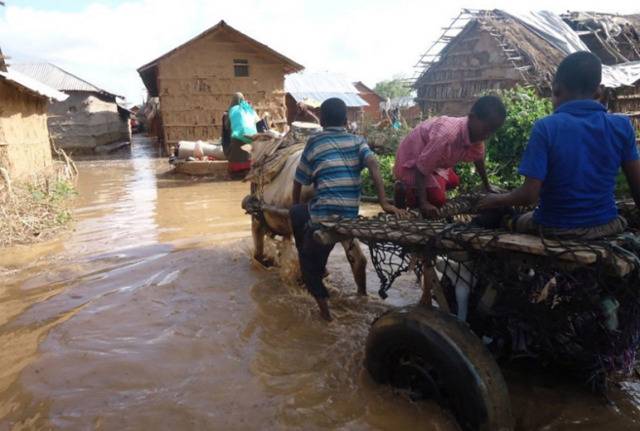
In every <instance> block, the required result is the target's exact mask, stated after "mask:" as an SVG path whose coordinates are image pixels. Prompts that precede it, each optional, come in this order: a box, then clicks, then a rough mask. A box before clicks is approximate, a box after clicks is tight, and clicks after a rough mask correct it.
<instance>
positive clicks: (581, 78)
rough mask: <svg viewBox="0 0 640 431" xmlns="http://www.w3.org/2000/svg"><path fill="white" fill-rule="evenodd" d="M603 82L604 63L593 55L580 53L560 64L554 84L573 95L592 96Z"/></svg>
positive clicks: (584, 52)
mask: <svg viewBox="0 0 640 431" xmlns="http://www.w3.org/2000/svg"><path fill="white" fill-rule="evenodd" d="M600 81H602V62H601V61H600V59H599V58H598V57H596V56H595V55H594V54H593V53H591V52H588V51H578V52H574V53H573V54H570V55H568V56H567V57H565V59H564V60H562V61H561V62H560V65H559V66H558V70H557V71H556V76H555V77H554V80H553V82H554V84H555V85H561V86H562V87H564V88H565V89H566V90H567V91H569V92H570V93H571V94H574V95H578V96H591V95H593V94H594V93H595V92H596V91H597V90H598V87H599V86H600Z"/></svg>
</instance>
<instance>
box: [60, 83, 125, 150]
mask: <svg viewBox="0 0 640 431" xmlns="http://www.w3.org/2000/svg"><path fill="white" fill-rule="evenodd" d="M67 93H68V94H69V98H68V99H67V100H65V101H64V102H53V103H51V104H50V105H49V131H50V132H51V137H52V138H53V139H54V141H55V143H56V145H58V146H59V147H61V148H64V149H65V150H70V151H71V152H74V153H79V152H80V153H83V152H93V151H94V150H95V149H96V148H97V147H100V146H101V145H106V144H111V143H113V142H123V141H129V140H130V133H129V121H128V119H127V118H123V117H122V116H121V115H120V114H119V112H118V106H117V105H116V103H115V101H114V100H113V98H111V97H107V96H103V95H100V94H96V93H89V92H74V91H71V92H67Z"/></svg>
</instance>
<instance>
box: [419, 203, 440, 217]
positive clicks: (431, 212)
mask: <svg viewBox="0 0 640 431" xmlns="http://www.w3.org/2000/svg"><path fill="white" fill-rule="evenodd" d="M420 212H421V213H422V216H423V217H425V218H431V219H435V218H438V217H439V216H440V210H438V207H436V206H435V205H433V204H431V203H429V202H425V203H423V204H422V205H421V206H420Z"/></svg>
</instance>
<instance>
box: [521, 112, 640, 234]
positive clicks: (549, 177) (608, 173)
mask: <svg viewBox="0 0 640 431" xmlns="http://www.w3.org/2000/svg"><path fill="white" fill-rule="evenodd" d="M637 159H638V149H637V147H636V139H635V131H634V129H633V126H632V125H631V121H629V119H628V118H627V117H625V116H622V115H616V114H608V113H607V111H606V109H605V107H604V106H603V105H602V104H600V103H598V102H596V101H595V100H576V101H572V102H567V103H564V104H562V105H561V106H560V107H559V108H558V109H556V110H555V112H554V113H553V114H552V115H549V116H548V117H545V118H542V119H541V120H539V121H537V122H536V124H535V125H534V127H533V130H532V131H531V138H530V139H529V143H528V144H527V148H526V150H525V152H524V156H523V158H522V162H521V163H520V169H519V173H520V175H524V176H526V177H530V178H535V179H538V180H541V181H542V190H541V191H540V203H539V205H538V208H537V209H536V211H535V213H534V220H535V221H536V223H538V224H540V225H542V226H546V227H554V228H566V229H571V228H581V227H593V226H598V225H602V224H606V223H609V222H610V221H612V220H613V219H615V218H616V217H617V215H618V210H617V208H616V202H615V187H616V177H617V175H618V173H619V172H620V165H621V164H622V163H624V162H627V161H631V160H637Z"/></svg>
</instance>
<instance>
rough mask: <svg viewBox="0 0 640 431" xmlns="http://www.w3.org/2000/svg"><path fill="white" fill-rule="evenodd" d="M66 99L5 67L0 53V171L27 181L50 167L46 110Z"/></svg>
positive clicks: (59, 93)
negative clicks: (54, 103) (50, 104)
mask: <svg viewBox="0 0 640 431" xmlns="http://www.w3.org/2000/svg"><path fill="white" fill-rule="evenodd" d="M67 98H68V96H67V95H66V94H63V93H61V92H59V91H57V90H55V89H53V88H51V87H48V86H46V85H44V84H42V83H40V82H38V81H35V80H33V79H31V78H30V77H28V76H25V75H23V74H21V73H20V72H18V71H16V70H14V69H13V68H11V67H10V66H7V65H6V64H5V62H4V57H3V56H2V52H1V51H0V169H1V170H3V171H5V173H6V174H8V175H9V177H10V178H12V179H14V180H16V179H17V180H22V179H24V180H28V179H29V177H31V176H38V175H39V174H40V173H42V172H43V171H44V170H46V169H47V168H49V167H50V166H51V165H52V164H53V160H52V157H51V144H50V142H49V130H48V128H47V108H48V105H49V101H50V100H51V101H55V102H60V103H62V102H63V101H64V100H65V99H67Z"/></svg>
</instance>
